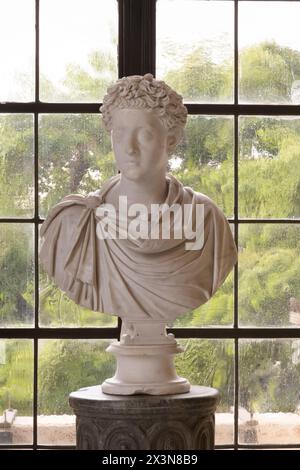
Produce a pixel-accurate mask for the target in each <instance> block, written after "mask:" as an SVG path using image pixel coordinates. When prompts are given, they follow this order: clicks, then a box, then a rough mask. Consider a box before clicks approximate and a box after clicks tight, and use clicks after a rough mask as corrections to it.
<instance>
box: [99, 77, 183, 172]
mask: <svg viewBox="0 0 300 470" xmlns="http://www.w3.org/2000/svg"><path fill="white" fill-rule="evenodd" d="M100 111H101V112H102V117H103V121H104V125H105V127H106V129H107V131H108V132H110V133H111V138H112V145H113V150H114V153H115V157H116V161H117V165H118V168H119V170H121V173H124V174H126V176H127V177H128V178H133V179H135V178H137V177H142V176H143V175H146V174H147V175H148V177H149V176H151V174H152V175H153V176H155V172H156V171H160V170H161V169H166V166H167V161H168V157H169V156H170V155H171V154H172V153H173V152H174V150H175V148H176V146H177V144H178V143H179V141H180V140H181V138H182V135H183V128H184V126H185V124H186V119H187V109H186V107H185V106H184V105H183V103H182V97H181V96H180V95H178V94H177V93H176V92H175V91H174V90H172V88H170V87H169V86H168V85H167V84H166V83H165V82H163V81H160V80H155V79H154V78H153V76H152V75H151V74H146V75H144V76H140V75H133V76H130V77H124V78H121V79H120V80H118V81H117V82H116V83H115V84H114V85H112V86H111V87H110V88H108V90H107V94H106V95H105V97H104V100H103V105H102V106H101V108H100Z"/></svg>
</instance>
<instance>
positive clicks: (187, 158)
mask: <svg viewBox="0 0 300 470" xmlns="http://www.w3.org/2000/svg"><path fill="white" fill-rule="evenodd" d="M169 168H170V172H171V173H172V174H173V175H174V176H176V178H178V179H179V180H180V181H181V182H182V183H183V184H184V185H186V186H190V187H191V188H193V189H194V190H195V191H199V192H201V193H204V194H206V195H207V196H209V197H210V198H211V199H213V201H214V202H215V203H216V204H217V205H218V206H219V208H220V209H221V210H222V211H223V212H224V213H225V214H226V215H227V216H228V217H230V216H232V214H233V118H232V117H229V116H225V117H223V116H222V117H217V116H188V120H187V125H186V128H185V139H184V140H183V141H182V142H181V143H180V144H179V146H178V147H177V149H176V153H175V154H174V155H173V156H172V158H171V159H170V161H169Z"/></svg>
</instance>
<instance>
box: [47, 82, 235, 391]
mask: <svg viewBox="0 0 300 470" xmlns="http://www.w3.org/2000/svg"><path fill="white" fill-rule="evenodd" d="M100 110H101V112H102V116H103V121H104V125H105V127H106V129H107V130H108V132H110V133H111V140H112V147H113V151H114V155H115V159H116V163H117V167H118V170H119V174H117V175H116V176H114V177H113V178H111V179H109V180H108V181H106V182H105V183H104V185H103V186H102V187H101V188H100V189H99V190H97V191H96V192H94V193H90V194H88V195H87V196H81V195H74V194H71V195H69V196H67V197H65V198H64V199H62V201H61V202H60V203H58V204H57V205H56V206H55V207H53V208H52V209H51V210H50V212H49V214H48V217H47V219H46V220H45V222H44V223H43V225H42V227H41V237H42V245H41V250H40V259H41V262H42V264H43V266H44V268H45V270H46V271H47V273H48V274H49V276H50V277H52V278H53V279H54V281H55V282H56V284H57V285H58V286H59V287H60V288H61V289H62V290H63V291H64V292H66V294H67V295H68V296H69V297H70V298H71V299H73V300H74V301H75V302H76V303H77V304H79V305H82V306H84V307H88V308H90V309H92V310H95V311H99V312H104V313H108V314H112V315H118V316H119V317H121V318H122V321H123V326H122V335H121V341H120V343H118V344H117V345H115V346H113V347H112V349H111V350H112V352H113V353H114V354H116V356H117V359H118V371H119V372H118V374H119V375H118V374H117V375H116V376H115V378H114V380H111V382H109V381H107V383H106V384H103V390H104V391H105V392H107V393H118V394H127V393H156V394H159V393H160V394H162V393H166V391H167V392H168V393H180V392H182V391H187V390H188V388H189V384H188V382H187V381H185V379H182V378H179V377H178V376H176V373H175V370H174V367H173V363H172V359H173V355H174V354H176V353H177V352H179V350H180V348H179V347H178V346H177V344H176V341H175V339H174V337H173V336H172V335H166V334H165V326H166V325H167V324H170V323H172V321H174V320H175V319H176V317H178V316H179V315H182V314H184V313H187V312H189V311H191V310H192V309H194V308H196V307H199V306H200V305H202V304H203V303H205V302H206V301H207V300H209V299H210V298H211V297H212V296H213V295H214V293H215V292H216V291H217V289H218V288H219V287H220V286H221V284H222V283H223V282H224V280H225V278H226V276H227V275H228V274H229V272H230V271H231V269H232V267H233V265H234V264H235V262H236V260H237V252H236V247H235V244H234V240H233V237H232V234H231V230H230V227H229V224H228V222H227V219H226V217H225V216H224V214H223V213H222V211H221V210H220V209H219V208H218V207H217V206H216V204H215V203H214V202H213V201H212V200H211V199H210V198H208V197H207V196H205V195H204V194H201V193H199V192H195V191H193V189H192V188H189V187H184V186H183V185H182V183H180V181H178V180H177V179H176V178H175V177H173V176H172V175H168V174H167V164H168V159H169V157H170V155H171V154H172V152H173V151H174V149H175V148H176V146H177V144H178V143H179V141H180V140H181V138H182V135H183V129H184V126H185V123H186V119H187V109H186V107H185V106H184V105H183V103H182V97H181V96H180V95H178V94H177V93H176V92H175V91H174V90H172V89H171V88H170V87H169V86H168V85H167V84H166V83H164V82H163V81H159V80H155V79H154V78H153V76H152V75H151V74H146V75H145V76H131V77H124V78H122V79H120V80H118V81H117V82H116V83H115V84H114V85H113V86H111V87H110V88H109V89H108V91H107V95H106V96H105V97H104V101H103V105H102V107H101V108H100ZM141 348H142V349H141ZM147 348H148V349H147ZM164 348H165V349H164ZM141 356H144V357H145V358H146V357H148V359H149V357H150V362H149V361H148V362H147V364H146V362H145V361H146V359H145V361H144V362H143V361H142V360H141ZM154 356H155V357H156V359H155V357H154ZM151 358H152V359H151ZM128 361H129V362H130V364H129V363H128ZM151 361H152V362H151ZM153 361H154V362H155V361H156V364H154V363H153ZM158 364H160V367H162V369H161V370H160V372H157V367H158ZM161 364H163V366H161ZM145 367H146V368H147V369H148V379H149V377H150V381H149V380H148V381H146V382H143V380H142V378H141V375H143V374H144V375H145ZM121 369H123V372H122V373H120V370H121ZM126 369H127V372H126ZM128 369H131V370H134V371H135V373H136V375H135V376H134V377H131V376H130V377H129V376H128ZM155 370H156V372H155ZM149 371H150V372H149ZM151 371H153V374H154V375H153V374H152V372H151ZM126 374H127V376H126ZM151 374H152V375H153V377H152V375H151ZM155 374H156V375H155ZM133 375H134V374H133ZM151 377H152V378H151ZM184 381H185V382H184ZM141 382H143V383H141ZM146 383H147V384H148V385H147V384H146ZM149 383H151V386H149ZM128 384H129V385H128ZM132 384H134V385H132ZM163 384H164V385H163ZM166 384H167V385H166Z"/></svg>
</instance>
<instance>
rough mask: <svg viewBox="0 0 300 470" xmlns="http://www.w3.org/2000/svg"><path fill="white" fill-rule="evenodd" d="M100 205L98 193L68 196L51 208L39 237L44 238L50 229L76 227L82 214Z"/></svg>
mask: <svg viewBox="0 0 300 470" xmlns="http://www.w3.org/2000/svg"><path fill="white" fill-rule="evenodd" d="M99 204H101V198H100V197H99V193H98V192H97V191H96V192H95V193H90V194H88V195H87V196H82V195H80V194H70V195H69V196H66V197H64V198H63V199H62V200H61V201H60V202H59V203H58V204H56V205H55V206H53V207H52V208H51V209H50V211H49V213H48V215H47V217H46V220H45V221H44V223H43V224H42V226H41V236H44V234H45V233H46V231H48V230H49V228H50V227H52V228H53V227H56V226H60V227H61V226H62V225H64V226H68V228H69V229H72V228H73V227H75V226H76V225H78V222H79V220H80V219H81V217H82V215H83V213H84V212H87V211H88V212H90V211H91V210H92V209H94V208H96V207H97V206H98V205H99Z"/></svg>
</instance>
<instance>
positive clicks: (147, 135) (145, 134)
mask: <svg viewBox="0 0 300 470" xmlns="http://www.w3.org/2000/svg"><path fill="white" fill-rule="evenodd" d="M153 138H154V134H153V132H151V131H150V130H149V129H145V128H142V129H140V130H139V132H138V140H139V141H140V142H150V141H151V140H152V139H153Z"/></svg>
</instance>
